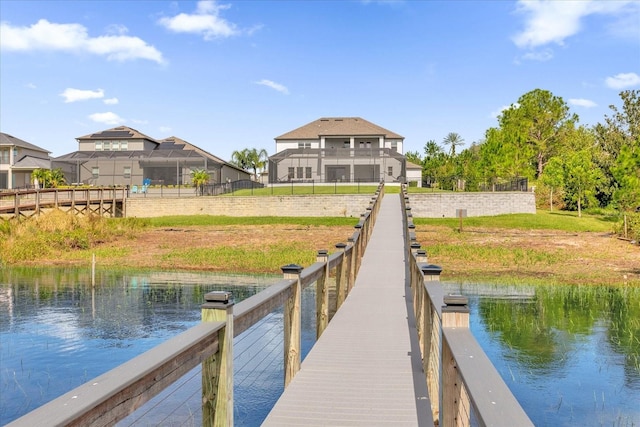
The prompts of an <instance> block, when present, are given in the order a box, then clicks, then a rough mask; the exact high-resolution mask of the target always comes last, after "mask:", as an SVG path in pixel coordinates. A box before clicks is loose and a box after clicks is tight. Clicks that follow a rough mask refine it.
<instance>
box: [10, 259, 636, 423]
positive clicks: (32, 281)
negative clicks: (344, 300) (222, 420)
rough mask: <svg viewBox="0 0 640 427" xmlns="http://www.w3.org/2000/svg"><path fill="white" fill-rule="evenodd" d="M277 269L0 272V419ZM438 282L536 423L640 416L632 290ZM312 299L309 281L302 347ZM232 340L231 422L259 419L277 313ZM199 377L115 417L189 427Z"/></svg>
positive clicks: (104, 367) (272, 363)
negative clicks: (215, 295) (463, 305)
mask: <svg viewBox="0 0 640 427" xmlns="http://www.w3.org/2000/svg"><path fill="white" fill-rule="evenodd" d="M278 280H279V276H232V275H218V274H207V273H167V272H156V273H148V274H108V273H102V274H100V273H99V274H98V276H97V280H96V287H95V288H92V287H91V286H90V276H89V274H88V272H87V271H83V270H77V269H56V270H51V269H42V270H33V269H28V270H20V269H4V270H2V271H0V367H1V368H0V424H2V425H3V424H6V423H8V422H10V421H11V420H13V419H16V418H18V417H19V416H21V415H23V414H25V413H27V412H29V411H30V410H32V409H34V408H36V407H38V406H40V405H42V404H44V403H46V402H48V401H50V400H52V399H53V398H55V397H57V396H59V395H61V394H63V393H65V392H67V391H69V390H71V389H73V388H74V387H77V386H78V385H80V384H82V383H84V382H86V381H89V380H90V379H91V378H93V377H95V376H98V375H100V374H102V373H104V372H106V371H108V370H109V369H111V368H113V367H115V366H117V365H119V364H121V363H123V362H125V361H127V360H129V359H131V358H132V357H135V356H136V355H138V354H141V353H142V352H144V351H146V350H148V349H150V348H152V347H154V346H155V345H157V344H159V343H161V342H163V341H165V340H167V339H168V338H170V337H173V336H175V335H177V334H178V333H180V332H182V331H184V330H186V329H187V328H189V327H191V326H193V325H195V324H196V323H198V322H199V321H200V305H201V304H202V302H203V296H204V294H205V293H206V292H209V291H211V290H222V289H224V290H230V291H232V292H233V294H234V296H235V297H236V301H239V300H242V299H244V298H246V297H248V296H250V295H252V294H254V293H255V292H258V291H259V290H261V289H263V288H264V287H266V286H268V285H269V284H272V283H275V282H276V281H278ZM445 286H446V288H447V291H448V292H460V293H463V294H465V295H468V296H469V298H470V308H471V328H472V331H473V333H474V335H475V336H476V338H477V339H478V341H479V342H480V344H481V345H482V347H483V348H484V349H485V352H486V353H487V355H488V356H489V358H490V359H491V360H492V362H493V363H494V365H495V366H496V368H497V369H498V371H499V372H500V374H501V375H502V377H503V378H504V380H505V382H506V383H507V385H508V386H509V387H510V388H511V390H512V391H513V392H514V394H515V396H516V398H517V399H518V400H519V401H520V402H521V404H522V406H523V408H524V409H525V411H526V412H527V414H528V415H529V416H530V417H531V419H532V420H533V421H534V423H535V424H536V425H539V426H573V425H593V426H596V425H598V426H599V425H613V426H638V425H640V289H626V290H621V289H611V288H607V287H571V288H569V287H555V288H550V287H535V288H534V287H523V286H520V287H504V286H500V287H497V286H489V285H487V286H478V285H476V286H463V287H461V286H458V285H456V284H445ZM505 294H506V296H505ZM314 307H315V303H314V295H313V292H312V289H309V290H307V291H305V292H304V295H303V313H305V315H304V318H303V328H304V331H303V355H304V354H306V352H308V350H309V348H310V347H311V345H313V342H314V336H315V329H314V322H315V320H314ZM234 345H235V348H234V350H235V356H234V365H235V369H236V371H235V373H234V375H235V392H234V393H235V419H236V424H237V425H246V426H253V425H259V423H260V421H261V420H262V419H264V417H265V416H266V414H267V413H268V411H269V409H270V408H271V406H272V405H273V403H274V402H275V401H276V400H277V398H278V396H279V395H280V393H281V392H282V388H283V385H282V382H283V380H282V378H283V376H282V348H283V347H282V346H283V344H282V313H281V312H275V313H273V314H272V315H270V316H269V317H268V318H266V319H265V320H264V321H263V322H261V323H260V324H259V325H256V326H255V327H254V328H252V329H250V330H249V331H247V332H245V333H244V334H242V335H241V336H240V337H238V338H236V340H235V344H234ZM199 384H200V378H199V372H198V371H197V369H196V370H194V371H193V372H192V373H190V374H188V375H186V376H185V378H184V379H183V380H181V382H179V383H178V384H177V385H176V386H175V387H174V388H173V389H172V390H171V392H170V393H169V392H168V393H166V394H165V396H159V398H158V399H156V400H155V402H150V405H145V408H143V410H140V411H137V412H136V414H134V415H133V416H131V417H129V418H128V419H126V420H125V421H124V422H123V423H121V424H122V425H155V424H163V423H165V424H166V423H167V419H171V420H172V423H173V424H174V425H175V420H177V419H179V420H182V421H180V424H183V425H198V424H199V416H200V415H199V406H198V405H199V393H200V390H199ZM171 404H173V405H174V406H175V409H170V406H171ZM149 408H151V409H149ZM158 408H159V409H158Z"/></svg>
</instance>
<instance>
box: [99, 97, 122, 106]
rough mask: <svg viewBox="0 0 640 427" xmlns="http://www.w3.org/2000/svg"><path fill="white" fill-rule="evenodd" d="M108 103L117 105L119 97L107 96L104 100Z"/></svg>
mask: <svg viewBox="0 0 640 427" xmlns="http://www.w3.org/2000/svg"><path fill="white" fill-rule="evenodd" d="M103 102H104V103H105V104H107V105H116V104H117V103H118V102H120V101H118V98H107V99H105V100H104V101H103Z"/></svg>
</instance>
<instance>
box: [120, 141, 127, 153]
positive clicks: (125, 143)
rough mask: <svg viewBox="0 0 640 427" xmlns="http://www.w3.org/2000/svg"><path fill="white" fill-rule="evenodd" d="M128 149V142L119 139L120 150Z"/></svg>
mask: <svg viewBox="0 0 640 427" xmlns="http://www.w3.org/2000/svg"><path fill="white" fill-rule="evenodd" d="M128 150H129V142H128V141H120V151H128Z"/></svg>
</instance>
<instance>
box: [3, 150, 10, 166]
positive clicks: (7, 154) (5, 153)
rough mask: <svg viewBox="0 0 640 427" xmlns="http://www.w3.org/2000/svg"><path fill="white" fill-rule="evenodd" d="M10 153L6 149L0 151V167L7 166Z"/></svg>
mask: <svg viewBox="0 0 640 427" xmlns="http://www.w3.org/2000/svg"><path fill="white" fill-rule="evenodd" d="M10 152H11V151H10V150H9V149H8V148H6V149H4V148H3V149H0V164H2V165H8V164H9V153H10Z"/></svg>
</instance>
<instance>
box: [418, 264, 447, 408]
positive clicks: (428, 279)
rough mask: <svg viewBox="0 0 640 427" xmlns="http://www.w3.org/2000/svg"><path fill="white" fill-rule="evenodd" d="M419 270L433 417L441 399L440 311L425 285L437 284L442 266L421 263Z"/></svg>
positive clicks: (425, 361) (424, 352)
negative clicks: (421, 279)
mask: <svg viewBox="0 0 640 427" xmlns="http://www.w3.org/2000/svg"><path fill="white" fill-rule="evenodd" d="M420 271H421V272H422V276H423V283H422V284H421V292H422V293H423V297H422V298H423V299H424V300H425V301H424V303H423V308H424V311H425V313H424V319H423V321H424V325H423V328H424V340H423V342H422V367H423V370H424V372H425V375H426V377H427V388H428V390H429V399H430V400H431V412H432V415H433V419H434V420H437V419H439V417H440V402H441V401H442V399H441V396H442V389H441V383H440V366H441V356H442V353H441V352H442V348H441V345H440V343H441V342H442V326H441V321H440V313H438V311H437V310H436V307H435V306H434V301H432V300H431V297H430V296H429V293H428V292H427V286H431V287H433V286H434V285H439V283H438V282H440V273H442V268H441V267H440V266H438V265H433V264H422V265H421V267H420ZM434 282H436V283H434Z"/></svg>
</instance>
